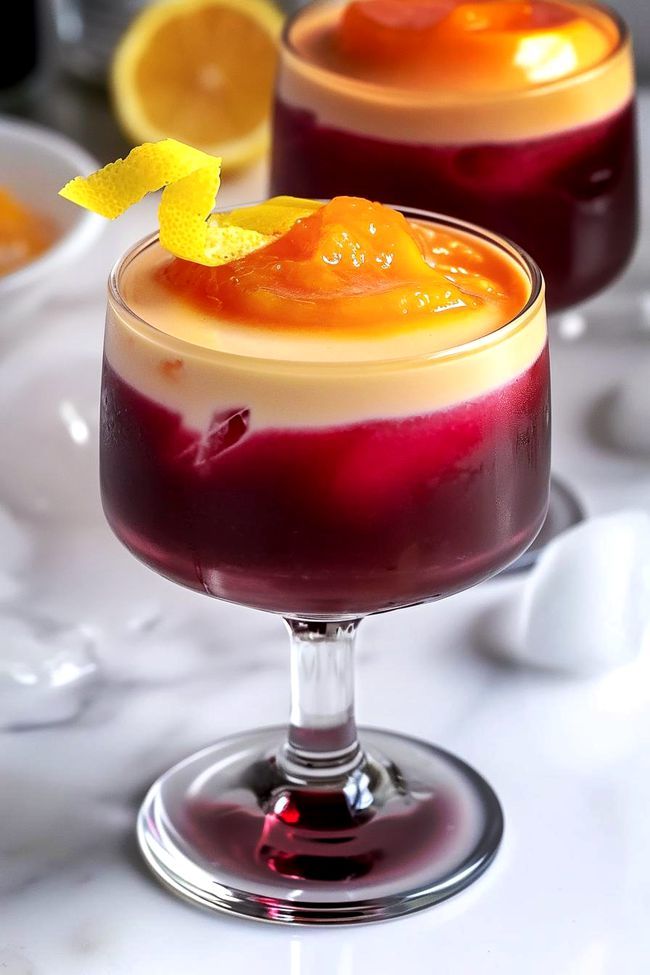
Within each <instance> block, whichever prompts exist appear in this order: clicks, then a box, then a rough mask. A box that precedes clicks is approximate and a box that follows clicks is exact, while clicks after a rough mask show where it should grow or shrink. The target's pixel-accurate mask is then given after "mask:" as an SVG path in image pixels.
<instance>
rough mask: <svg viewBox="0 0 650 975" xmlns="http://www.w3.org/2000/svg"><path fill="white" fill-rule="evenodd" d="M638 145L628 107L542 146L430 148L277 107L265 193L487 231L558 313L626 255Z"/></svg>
mask: <svg viewBox="0 0 650 975" xmlns="http://www.w3.org/2000/svg"><path fill="white" fill-rule="evenodd" d="M469 110H471V109H468V111H469ZM531 110H534V109H531ZM635 144H636V139H635V111H634V104H633V103H629V104H628V105H626V106H625V107H624V108H623V109H621V110H620V111H619V112H617V113H615V114H614V115H611V116H609V117H608V118H605V119H602V120H600V121H598V122H595V123H592V124H588V125H584V126H581V127H579V128H576V129H572V130H569V131H564V132H560V133H557V134H555V135H548V136H544V137H543V138H535V139H531V140H523V141H518V142H504V143H494V144H489V143H486V144H466V145H454V146H450V145H445V146H436V145H414V144H410V143H399V142H389V141H384V140H382V139H379V138H371V137H368V136H361V135H356V134H354V133H352V132H346V131H343V130H338V129H335V128H331V127H326V126H323V125H320V124H319V122H318V121H317V119H316V117H315V116H314V115H313V114H312V113H311V112H309V111H307V110H304V109H299V108H293V107H292V106H290V105H287V104H285V103H283V102H282V101H280V100H277V101H276V105H275V117H274V136H273V155H272V168H271V190H272V193H273V194H289V193H291V194H293V195H295V196H305V197H314V198H329V197H332V196H336V195H338V194H350V195H359V196H364V197H367V198H368V199H372V200H378V201H380V202H383V203H391V204H394V205H398V206H411V207H418V208H420V209H423V210H431V211H434V212H436V211H437V212H439V213H445V214H450V215H451V216H454V217H460V218H462V219H464V220H469V221H471V222H473V223H476V224H479V225H480V226H484V227H486V228H488V229H489V230H492V231H496V232H497V233H500V234H502V235H504V236H506V237H510V238H511V239H512V240H514V241H515V243H517V244H519V246H520V247H523V248H524V250H526V251H528V253H529V254H530V255H531V256H532V257H533V258H534V259H535V261H536V262H537V263H538V264H539V265H540V267H541V269H542V272H543V274H544V277H545V278H546V284H547V305H548V307H549V310H551V311H557V310H560V309H563V308H567V307H570V306H572V305H574V304H576V303H577V302H579V301H581V300H583V299H585V298H588V297H590V296H592V295H594V294H596V293H598V292H599V291H601V290H602V289H603V288H605V287H606V286H607V285H608V284H609V282H610V281H612V280H613V279H614V278H615V277H616V276H617V275H618V274H619V273H620V272H621V270H622V269H623V268H624V267H625V265H626V264H627V262H628V260H629V258H630V256H631V254H632V251H633V249H634V244H635V240H636V234H637V206H638V201H637V171H636V154H635Z"/></svg>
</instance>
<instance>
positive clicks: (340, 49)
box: [294, 0, 619, 92]
mask: <svg viewBox="0 0 650 975" xmlns="http://www.w3.org/2000/svg"><path fill="white" fill-rule="evenodd" d="M321 23H322V22H321ZM618 39H619V38H618V31H617V29H616V27H615V25H614V22H613V21H612V20H611V19H610V18H609V17H607V16H606V15H605V14H604V13H602V12H600V11H598V10H596V9H594V8H590V7H589V6H587V5H585V4H580V3H569V2H563V0H472V2H466V0H354V2H351V3H349V4H347V5H345V6H344V8H343V9H342V11H341V12H340V14H339V16H338V22H337V23H334V24H332V22H331V21H330V22H328V23H327V25H326V26H325V28H323V27H322V26H321V27H320V28H317V29H316V30H315V31H313V32H312V33H311V34H310V33H308V32H306V33H305V35H303V36H302V37H296V38H294V42H295V43H296V45H297V47H298V49H299V50H300V51H301V53H303V55H306V56H307V57H309V59H310V60H312V61H314V62H315V63H317V64H320V65H321V66H323V67H326V68H329V69H330V70H334V71H337V72H340V73H343V74H345V75H348V76H350V77H353V78H358V79H360V80H364V81H370V82H375V83H379V84H392V85H396V86H399V87H403V88H424V89H428V88H436V89H448V90H455V91H458V90H461V91H468V92H499V91H515V90H518V89H526V88H530V87H531V86H535V85H539V84H544V83H547V82H550V81H555V80H557V79H559V78H564V77H567V76H570V75H572V74H576V73H577V72H580V71H584V70H586V69H587V68H590V67H592V66H594V65H595V64H598V63H599V62H600V61H602V60H603V59H604V58H606V57H607V55H608V54H609V53H610V52H611V51H612V50H613V48H614V47H615V46H616V44H617V42H618Z"/></svg>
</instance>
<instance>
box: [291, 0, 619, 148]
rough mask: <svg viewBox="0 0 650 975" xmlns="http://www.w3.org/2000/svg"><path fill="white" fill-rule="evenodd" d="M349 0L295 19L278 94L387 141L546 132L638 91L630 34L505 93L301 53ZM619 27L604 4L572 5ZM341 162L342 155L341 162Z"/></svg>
mask: <svg viewBox="0 0 650 975" xmlns="http://www.w3.org/2000/svg"><path fill="white" fill-rule="evenodd" d="M344 5H345V4H344V3H342V2H340V0H336V2H333V3H326V4H317V5H315V6H314V7H308V8H307V9H306V10H305V11H304V12H303V13H302V14H301V15H299V16H298V18H297V19H296V20H295V22H294V25H293V27H292V29H291V31H290V37H289V44H287V42H286V40H285V43H284V44H283V46H282V52H281V57H280V67H279V74H278V81H277V94H278V97H279V98H280V99H281V100H282V101H283V102H285V103H286V104H288V105H291V106H293V107H295V108H302V109H306V110H308V111H310V112H312V113H313V114H314V115H315V117H316V118H317V120H318V121H319V122H320V123H321V124H322V125H326V126H330V127H332V128H335V129H339V130H342V131H347V132H354V133H357V134H359V135H365V136H371V137H373V136H374V137H376V138H381V139H384V140H387V141H395V142H403V143H413V144H424V145H455V144H461V145H462V144H467V143H475V142H492V143H496V142H512V141H519V140H524V139H534V138H540V137H543V136H545V135H551V134H554V133H557V132H563V131H566V130H568V129H573V128H577V127H578V126H583V125H588V124H589V123H592V122H596V121H598V120H599V119H603V118H606V117H607V116H608V115H612V114H613V113H615V112H616V111H618V110H619V109H621V108H622V107H623V106H624V105H626V104H627V103H628V102H629V101H630V99H631V98H632V96H633V93H634V64H633V56H632V46H631V42H630V39H629V37H625V38H623V39H621V41H620V43H619V44H618V45H617V47H616V48H615V49H614V50H613V51H612V53H611V54H610V55H609V57H608V58H607V59H606V60H605V61H603V62H602V63H601V64H598V65H596V66H595V67H592V68H589V69H587V70H586V71H583V72H580V73H578V74H575V75H571V76H569V77H567V78H563V79H561V80H559V81H555V82H551V83H549V84H544V85H539V86H537V87H535V88H529V89H522V90H519V91H510V92H502V93H498V94H489V93H486V94H482V95H480V96H477V95H476V94H467V93H465V94H463V93H460V92H458V93H450V92H444V93H443V92H436V91H431V92H422V91H411V90H406V89H399V88H395V87H389V86H383V85H377V84H372V83H370V82H365V81H359V80H357V79H354V78H349V77H346V76H345V75H341V74H337V73H335V72H334V71H330V70H328V69H327V68H323V67H320V66H318V65H314V64H311V63H310V62H309V61H308V60H306V59H304V58H303V57H301V56H300V54H298V53H296V50H297V48H299V44H300V35H301V33H302V32H305V31H309V32H311V31H314V30H320V29H322V28H323V27H324V26H326V25H328V24H331V23H333V22H336V20H337V19H338V17H339V16H340V10H341V8H342V7H343V6H344ZM571 7H573V8H575V9H577V10H578V11H581V10H582V11H584V12H585V15H586V16H589V17H591V18H592V19H596V20H601V21H602V22H603V29H609V30H614V29H615V27H614V24H613V21H612V20H611V19H610V18H609V17H608V15H607V14H606V13H605V12H604V11H600V10H598V9H596V8H592V7H589V6H586V5H583V4H571ZM333 164H335V161H334V163H333Z"/></svg>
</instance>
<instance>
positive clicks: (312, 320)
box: [159, 197, 528, 335]
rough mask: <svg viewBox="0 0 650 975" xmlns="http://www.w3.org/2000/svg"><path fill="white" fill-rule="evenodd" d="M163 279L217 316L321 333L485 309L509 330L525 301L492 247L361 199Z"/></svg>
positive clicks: (180, 267) (169, 266)
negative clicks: (234, 254) (223, 260)
mask: <svg viewBox="0 0 650 975" xmlns="http://www.w3.org/2000/svg"><path fill="white" fill-rule="evenodd" d="M159 275H161V276H162V279H163V281H164V282H165V283H166V285H167V286H168V287H169V288H171V289H172V290H173V291H174V292H175V293H177V294H181V295H183V296H184V297H186V298H187V299H189V300H190V301H192V302H193V303H195V304H198V305H199V306H200V307H201V308H203V309H204V310H208V311H209V312H210V313H211V315H212V316H214V317H218V318H223V319H226V320H232V321H241V322H245V323H246V324H247V325H259V326H271V327H272V326H275V327H278V328H282V329H294V330H302V331H305V330H309V331H310V332H312V333H314V332H317V333H325V334H330V333H337V332H338V333H339V334H341V333H342V334H347V335H351V334H369V333H370V334H372V333H381V332H383V333H385V332H387V331H402V330H406V329H413V328H419V327H423V326H425V327H426V326H428V327H437V326H440V325H442V324H443V322H444V321H449V317H450V316H452V317H453V318H454V319H455V320H456V319H457V317H458V316H467V315H472V314H474V313H475V312H476V311H477V310H479V309H481V308H483V307H484V306H485V305H486V304H487V305H493V306H494V305H496V307H497V308H498V317H499V320H500V321H501V322H503V323H505V322H507V321H509V320H510V319H511V318H514V317H515V315H516V314H517V313H518V312H519V311H520V310H521V308H522V307H523V306H524V305H525V303H526V300H527V297H528V293H527V282H526V280H525V278H524V276H523V274H522V273H521V272H520V271H519V269H518V267H517V265H516V264H515V262H514V261H512V259H509V258H507V256H506V255H503V254H501V253H500V252H499V251H498V250H497V249H496V248H495V247H493V246H491V245H490V244H488V243H485V244H483V243H482V242H481V241H480V239H477V238H470V237H469V236H465V235H462V234H454V233H453V232H452V231H445V230H443V229H442V228H432V227H431V228H429V227H426V226H425V224H418V223H411V222H409V221H407V220H406V219H405V218H404V217H403V216H402V215H401V214H400V213H398V212H397V211H395V210H392V209H390V208H389V207H385V206H382V205H381V204H379V203H370V202H369V201H368V200H363V199H357V198H355V197H336V198H335V199H334V200H332V201H331V202H330V203H327V204H326V205H325V206H323V207H321V208H320V209H319V210H317V211H316V212H315V213H314V214H313V215H311V216H309V217H304V218H303V219H301V220H298V221H297V223H295V224H294V226H293V227H292V228H291V229H290V230H289V231H288V232H287V233H285V234H283V235H282V236H280V237H277V238H276V239H275V240H274V241H272V242H271V243H270V244H267V245H266V246H265V247H262V248H260V249H259V250H256V251H253V252H252V253H250V254H248V255H247V256H245V257H242V258H240V259H238V260H235V261H231V262H230V263H229V264H224V265H221V266H219V267H205V266H201V265H198V264H192V263H190V262H188V261H184V260H182V259H180V258H174V259H173V260H171V261H169V262H167V263H166V264H165V265H164V266H163V267H162V269H161V270H160V271H159Z"/></svg>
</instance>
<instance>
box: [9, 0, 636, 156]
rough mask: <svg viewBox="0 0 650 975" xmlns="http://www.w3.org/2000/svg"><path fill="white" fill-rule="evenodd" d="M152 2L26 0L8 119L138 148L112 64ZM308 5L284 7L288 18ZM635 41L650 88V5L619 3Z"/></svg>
mask: <svg viewBox="0 0 650 975" xmlns="http://www.w3.org/2000/svg"><path fill="white" fill-rule="evenodd" d="M149 3H150V0H21V3H20V4H18V5H16V6H14V9H13V12H12V18H13V22H12V30H11V31H4V32H3V36H2V37H1V38H0V50H1V57H0V112H2V113H4V114H9V115H15V116H19V117H23V118H30V119H32V120H34V121H38V122H41V123H44V124H46V125H48V126H50V127H53V128H55V129H58V130H59V131H60V132H63V133H64V134H66V135H68V136H70V137H72V138H73V139H75V140H76V141H78V142H80V143H81V144H82V145H83V146H85V147H86V148H87V149H88V150H89V151H90V152H92V153H93V154H94V155H95V156H96V157H97V158H98V159H99V160H100V161H101V162H102V163H104V162H107V161H108V160H110V159H114V158H115V157H117V156H119V155H122V154H123V153H124V152H125V150H127V149H128V148H129V146H130V145H131V144H132V141H133V140H131V142H130V141H129V140H127V139H126V138H125V136H124V135H123V133H122V132H121V130H120V127H119V126H118V125H117V123H116V121H115V115H114V111H113V109H112V107H111V103H110V98H109V95H108V84H107V79H108V74H109V66H110V62H111V59H112V56H113V53H114V50H115V48H116V45H117V44H118V42H119V40H120V38H121V37H122V36H123V34H124V31H125V29H126V28H127V26H128V25H129V23H130V22H131V21H132V20H133V17H134V16H135V15H136V14H137V13H138V12H139V10H141V9H142V8H143V7H145V6H148V5H149ZM303 5H304V0H303V2H301V0H278V2H277V6H278V7H279V8H280V9H281V11H282V13H283V14H289V13H292V12H294V11H295V10H296V9H298V8H299V7H300V6H303ZM610 6H611V7H614V8H615V9H617V10H618V11H619V12H620V13H621V14H623V16H624V17H625V19H626V21H627V23H628V24H629V26H630V28H631V30H632V34H633V37H634V44H635V51H636V58H637V70H638V75H639V80H640V81H641V82H642V83H643V82H646V83H647V82H650V3H648V0H611V3H610Z"/></svg>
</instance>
